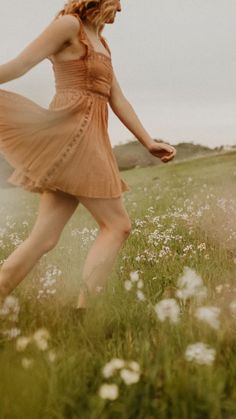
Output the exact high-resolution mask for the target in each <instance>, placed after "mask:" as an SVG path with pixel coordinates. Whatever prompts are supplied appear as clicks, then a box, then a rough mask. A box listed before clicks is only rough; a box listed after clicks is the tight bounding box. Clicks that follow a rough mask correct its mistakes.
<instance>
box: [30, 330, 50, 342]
mask: <svg viewBox="0 0 236 419" xmlns="http://www.w3.org/2000/svg"><path fill="white" fill-rule="evenodd" d="M49 338H50V334H49V331H48V330H47V329H45V328H41V329H38V330H36V332H34V334H33V339H35V340H40V339H46V340H47V339H49Z"/></svg>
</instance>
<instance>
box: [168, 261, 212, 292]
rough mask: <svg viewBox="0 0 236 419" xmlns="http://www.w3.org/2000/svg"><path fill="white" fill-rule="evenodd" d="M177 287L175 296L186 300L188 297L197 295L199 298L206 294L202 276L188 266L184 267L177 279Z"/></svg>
mask: <svg viewBox="0 0 236 419" xmlns="http://www.w3.org/2000/svg"><path fill="white" fill-rule="evenodd" d="M177 286H178V287H179V289H178V290H177V291H176V294H175V295H176V297H178V298H180V299H183V300H186V299H187V298H189V297H193V296H194V297H197V298H198V299H199V300H201V299H203V298H205V297H206V295H207V289H206V287H204V285H203V281H202V278H201V277H200V276H199V275H198V274H197V273H196V272H195V271H194V270H193V269H191V268H189V267H188V266H185V267H184V273H183V275H181V277H180V278H179V279H178V281H177Z"/></svg>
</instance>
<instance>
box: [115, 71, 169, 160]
mask: <svg viewBox="0 0 236 419" xmlns="http://www.w3.org/2000/svg"><path fill="white" fill-rule="evenodd" d="M109 105H110V107H111V109H112V110H113V112H114V113H115V114H116V115H117V116H118V118H119V119H120V120H121V122H122V123H123V124H124V125H125V126H126V127H127V128H128V129H129V131H131V132H132V133H133V134H134V136H135V137H136V138H137V139H138V140H139V141H140V142H141V143H142V144H143V145H144V147H146V148H147V149H148V151H149V152H150V153H151V154H153V155H154V156H156V157H159V158H160V159H161V160H162V161H163V162H167V161H169V160H171V159H173V158H174V156H175V154H176V149H175V148H174V147H172V146H170V145H169V144H165V143H157V142H156V141H154V140H153V139H152V138H151V136H150V135H149V134H148V132H147V131H146V130H145V128H144V126H143V125H142V123H141V121H140V119H139V118H138V116H137V114H136V113H135V111H134V109H133V107H132V105H131V104H130V102H129V101H128V100H127V99H126V97H125V95H124V93H123V92H122V89H121V87H120V85H119V83H118V81H117V78H116V76H115V74H114V71H113V81H112V87H111V94H110V98H109Z"/></svg>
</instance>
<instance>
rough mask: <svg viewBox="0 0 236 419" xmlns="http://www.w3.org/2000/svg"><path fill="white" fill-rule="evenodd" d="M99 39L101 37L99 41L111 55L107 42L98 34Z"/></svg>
mask: <svg viewBox="0 0 236 419" xmlns="http://www.w3.org/2000/svg"><path fill="white" fill-rule="evenodd" d="M100 39H101V41H102V43H103V45H104V47H105V48H106V49H107V51H108V52H109V54H110V55H111V51H110V48H109V46H108V43H107V41H106V39H105V38H104V37H103V36H100Z"/></svg>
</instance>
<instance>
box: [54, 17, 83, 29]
mask: <svg viewBox="0 0 236 419" xmlns="http://www.w3.org/2000/svg"><path fill="white" fill-rule="evenodd" d="M52 23H54V25H57V26H58V27H60V28H62V29H64V30H69V31H70V32H72V33H73V32H76V31H77V32H78V31H79V29H80V22H79V20H78V19H77V18H76V17H75V16H73V15H64V16H60V17H58V18H57V19H56V20H54V21H53V22H52Z"/></svg>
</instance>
